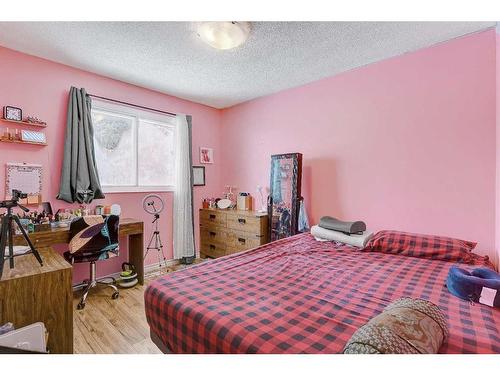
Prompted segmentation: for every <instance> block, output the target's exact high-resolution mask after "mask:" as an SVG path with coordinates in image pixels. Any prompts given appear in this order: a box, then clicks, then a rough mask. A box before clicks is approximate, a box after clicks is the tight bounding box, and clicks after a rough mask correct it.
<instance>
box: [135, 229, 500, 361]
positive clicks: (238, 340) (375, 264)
mask: <svg viewBox="0 0 500 375" xmlns="http://www.w3.org/2000/svg"><path fill="white" fill-rule="evenodd" d="M453 264H455V263H452V262H448V261H443V260H432V259H423V258H417V257H409V256H404V255H399V254H382V253H378V252H361V251H357V250H355V249H353V248H351V247H348V246H343V245H342V246H340V245H336V244H334V243H331V242H317V241H315V240H314V238H313V237H312V236H311V235H309V234H302V235H298V236H294V237H290V238H287V239H284V240H280V241H276V242H274V243H271V244H267V245H264V246H261V247H259V248H257V249H253V250H250V251H247V252H245V253H240V254H234V255H231V256H227V257H224V258H218V259H215V260H213V261H209V262H206V263H202V264H200V265H197V266H193V267H190V268H187V269H185V270H182V271H179V272H175V273H172V274H169V275H167V276H165V277H162V278H160V279H158V280H156V281H154V282H152V283H151V284H150V285H149V287H148V288H147V290H146V292H145V302H146V317H147V321H148V323H149V326H150V328H151V331H152V332H153V333H154V334H155V335H156V336H158V337H159V338H160V339H161V340H162V342H163V343H164V344H165V345H166V346H167V347H168V348H169V349H170V350H171V351H172V352H174V353H339V352H342V349H343V348H344V345H345V343H346V342H347V341H348V339H349V338H350V337H351V335H352V334H353V333H354V331H356V329H357V328H359V327H360V326H362V325H363V324H365V323H366V322H367V321H368V320H370V318H372V317H373V316H375V315H377V314H379V313H380V312H381V311H382V310H383V309H384V307H386V306H387V305H388V304H389V303H390V302H391V301H394V300H395V299H397V298H399V297H403V296H409V297H416V298H423V299H426V300H429V301H432V302H434V303H435V304H437V305H438V306H439V307H440V308H441V309H442V311H443V313H444V314H445V316H446V318H447V320H448V325H449V331H450V334H449V337H448V338H447V340H446V341H445V343H444V344H443V346H442V347H441V349H440V352H442V353H500V310H499V309H494V308H492V307H488V306H483V305H480V304H474V305H472V304H470V303H468V302H466V301H463V300H460V299H458V298H457V297H455V296H453V295H452V294H450V293H449V292H448V290H447V288H446V286H445V280H446V276H447V274H448V269H449V268H450V267H451V266H452V265H453ZM467 267H473V266H467Z"/></svg>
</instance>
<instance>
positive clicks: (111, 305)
mask: <svg viewBox="0 0 500 375" xmlns="http://www.w3.org/2000/svg"><path fill="white" fill-rule="evenodd" d="M148 282H149V281H146V283H145V285H136V286H135V287H133V288H130V289H120V297H119V298H118V299H116V300H113V299H111V294H112V292H111V289H110V288H104V287H99V289H97V290H95V289H94V290H92V291H91V294H90V295H89V296H88V297H87V302H86V305H85V308H84V309H83V310H77V309H76V305H77V304H78V302H79V300H80V297H81V291H76V292H75V293H74V298H73V306H74V309H75V310H74V312H73V314H74V315H73V330H74V353H76V354H101V353H102V354H119V353H128V354H147V353H161V352H160V350H159V349H158V348H157V347H156V345H155V344H154V343H153V342H152V341H151V339H150V338H149V326H148V324H147V322H146V316H145V314H144V291H145V290H146V286H147V283H148Z"/></svg>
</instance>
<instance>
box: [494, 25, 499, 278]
mask: <svg viewBox="0 0 500 375" xmlns="http://www.w3.org/2000/svg"><path fill="white" fill-rule="evenodd" d="M495 37H496V120H497V121H496V187H497V188H496V222H495V229H496V241H495V245H496V250H497V254H496V255H497V265H498V266H499V267H498V268H499V269H500V28H499V27H497V29H496V35H495Z"/></svg>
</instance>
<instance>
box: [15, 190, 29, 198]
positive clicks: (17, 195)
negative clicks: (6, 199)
mask: <svg viewBox="0 0 500 375" xmlns="http://www.w3.org/2000/svg"><path fill="white" fill-rule="evenodd" d="M26 198H28V194H26V193H23V192H22V191H21V190H16V189H13V190H12V200H13V201H18V200H19V199H26Z"/></svg>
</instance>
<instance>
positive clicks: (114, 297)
mask: <svg viewBox="0 0 500 375" xmlns="http://www.w3.org/2000/svg"><path fill="white" fill-rule="evenodd" d="M118 297H120V293H119V292H114V293H113V295H112V296H111V298H112V299H117V298H118Z"/></svg>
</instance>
